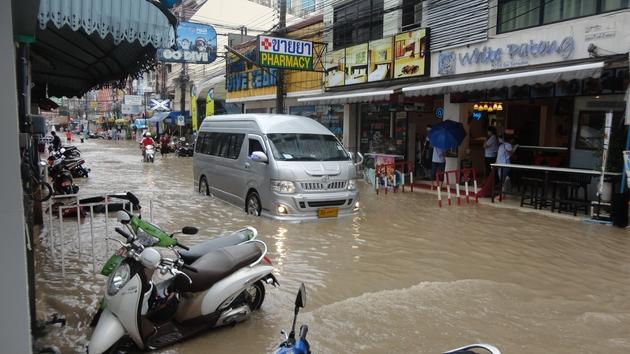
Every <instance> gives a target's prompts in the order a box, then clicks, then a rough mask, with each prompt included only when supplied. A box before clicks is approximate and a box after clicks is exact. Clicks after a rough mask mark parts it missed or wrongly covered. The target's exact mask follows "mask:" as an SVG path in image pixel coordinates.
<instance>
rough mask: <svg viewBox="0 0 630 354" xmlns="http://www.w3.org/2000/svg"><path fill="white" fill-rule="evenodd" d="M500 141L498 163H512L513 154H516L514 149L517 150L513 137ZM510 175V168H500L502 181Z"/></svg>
mask: <svg viewBox="0 0 630 354" xmlns="http://www.w3.org/2000/svg"><path fill="white" fill-rule="evenodd" d="M499 141H500V143H501V144H500V145H499V148H498V149H497V159H496V163H500V164H505V165H509V164H510V159H511V158H512V154H514V151H515V150H516V148H515V147H514V146H513V145H512V143H513V141H514V140H513V138H509V139H503V138H501V139H499ZM508 175H509V169H508V168H505V167H503V168H500V169H499V179H500V180H501V181H502V180H503V179H504V178H507V176H508Z"/></svg>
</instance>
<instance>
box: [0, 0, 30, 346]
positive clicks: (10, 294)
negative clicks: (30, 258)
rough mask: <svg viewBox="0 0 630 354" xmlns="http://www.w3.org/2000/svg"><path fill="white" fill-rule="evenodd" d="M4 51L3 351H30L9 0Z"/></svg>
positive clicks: (3, 16)
mask: <svg viewBox="0 0 630 354" xmlns="http://www.w3.org/2000/svg"><path fill="white" fill-rule="evenodd" d="M0 28H1V29H2V30H1V31H0V33H4V34H3V35H0V50H1V52H2V53H4V54H3V56H4V59H3V60H1V61H0V77H2V78H3V80H4V84H3V85H0V105H1V106H2V110H3V122H2V129H0V141H1V142H2V148H0V156H2V161H3V164H4V165H5V166H4V168H2V169H0V181H2V184H0V194H1V195H2V203H0V225H2V236H3V237H2V247H0V259H2V264H4V268H5V269H4V271H3V272H2V278H0V279H1V280H0V281H1V282H2V284H3V285H4V286H3V289H2V297H3V299H4V301H1V302H0V303H1V305H0V313H2V316H0V328H1V329H2V330H0V343H2V349H1V350H0V351H2V352H3V353H31V328H30V316H29V305H28V284H27V270H26V237H25V233H24V231H25V229H24V209H23V207H22V187H21V184H22V182H21V180H20V153H19V141H18V103H17V93H16V87H17V83H16V72H15V69H16V67H15V63H16V61H15V46H14V43H13V22H12V18H11V2H6V3H5V10H4V11H1V12H0Z"/></svg>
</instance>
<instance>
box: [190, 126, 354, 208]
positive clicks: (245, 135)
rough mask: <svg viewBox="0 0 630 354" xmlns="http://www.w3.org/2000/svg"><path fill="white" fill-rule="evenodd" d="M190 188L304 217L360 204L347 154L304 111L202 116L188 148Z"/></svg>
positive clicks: (337, 141)
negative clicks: (190, 154) (191, 147)
mask: <svg viewBox="0 0 630 354" xmlns="http://www.w3.org/2000/svg"><path fill="white" fill-rule="evenodd" d="M193 174H194V179H195V182H194V183H195V188H196V189H197V190H198V191H199V192H200V193H202V194H205V195H210V194H212V195H214V196H216V197H218V198H220V199H222V200H225V201H226V202H228V203H230V204H234V205H236V206H239V207H243V208H244V209H245V211H246V212H247V213H249V214H251V215H265V216H269V217H272V218H275V219H280V220H303V219H317V218H327V217H338V216H344V215H350V214H352V213H353V212H354V211H356V210H358V208H359V201H358V198H359V193H358V192H357V189H356V178H357V176H356V167H355V165H354V163H353V161H352V155H351V154H350V153H349V152H348V151H346V149H345V148H344V147H343V145H342V144H341V143H340V142H339V140H337V138H336V137H335V136H334V135H333V134H332V133H331V132H330V131H329V130H328V129H326V127H324V126H323V125H321V124H319V123H318V122H316V121H315V120H313V119H311V118H306V117H299V116H291V115H279V114H231V115H220V116H213V117H208V118H206V119H204V121H203V123H202V124H201V128H200V129H199V132H198V135H197V140H196V142H195V153H194V156H193Z"/></svg>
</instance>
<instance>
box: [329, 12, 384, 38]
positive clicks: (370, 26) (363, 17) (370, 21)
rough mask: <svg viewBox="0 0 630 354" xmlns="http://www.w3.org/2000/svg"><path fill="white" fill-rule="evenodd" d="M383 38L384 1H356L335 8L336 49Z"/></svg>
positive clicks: (334, 35)
mask: <svg viewBox="0 0 630 354" xmlns="http://www.w3.org/2000/svg"><path fill="white" fill-rule="evenodd" d="M382 37H383V0H355V1H352V2H350V3H347V4H344V5H341V6H338V7H336V8H335V10H334V25H333V47H334V49H339V48H344V47H347V46H350V45H353V44H359V43H365V42H368V41H371V40H373V39H380V38H382Z"/></svg>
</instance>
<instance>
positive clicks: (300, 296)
mask: <svg viewBox="0 0 630 354" xmlns="http://www.w3.org/2000/svg"><path fill="white" fill-rule="evenodd" d="M305 305H306V287H304V283H302V285H300V290H298V293H297V297H296V298H295V306H296V307H304V306H305Z"/></svg>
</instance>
